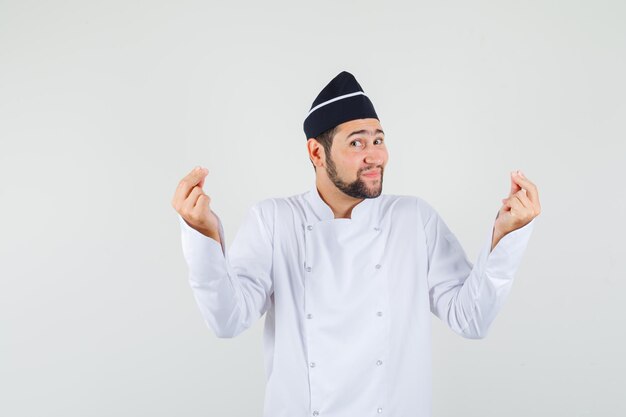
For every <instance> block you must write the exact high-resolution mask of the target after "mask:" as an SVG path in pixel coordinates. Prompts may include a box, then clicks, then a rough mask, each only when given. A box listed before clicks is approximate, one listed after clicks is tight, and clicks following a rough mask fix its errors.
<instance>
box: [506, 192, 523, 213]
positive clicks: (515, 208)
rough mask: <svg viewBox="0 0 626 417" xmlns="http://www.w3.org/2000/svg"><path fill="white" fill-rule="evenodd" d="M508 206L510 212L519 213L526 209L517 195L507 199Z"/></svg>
mask: <svg viewBox="0 0 626 417" xmlns="http://www.w3.org/2000/svg"><path fill="white" fill-rule="evenodd" d="M508 204H509V207H511V214H521V213H523V212H524V210H526V209H525V208H524V205H523V204H522V202H521V201H519V198H517V196H513V197H511V198H509V200H508Z"/></svg>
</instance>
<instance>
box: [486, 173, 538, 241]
mask: <svg viewBox="0 0 626 417" xmlns="http://www.w3.org/2000/svg"><path fill="white" fill-rule="evenodd" d="M502 203H503V205H502V207H501V208H500V211H499V212H498V216H497V217H496V223H495V225H494V229H493V234H494V239H495V238H497V240H500V238H502V237H503V236H504V235H506V234H507V233H509V232H512V231H513V230H516V229H519V228H521V227H524V226H526V225H527V224H528V223H530V222H531V221H532V219H534V218H535V217H537V216H538V215H539V213H541V204H540V203H539V193H538V191H537V186H536V185H535V184H533V183H532V182H531V181H530V180H529V179H528V178H526V177H525V176H524V173H523V172H522V171H513V172H512V173H511V192H510V193H509V196H508V197H507V198H505V199H503V200H502Z"/></svg>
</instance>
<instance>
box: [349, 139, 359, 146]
mask: <svg viewBox="0 0 626 417" xmlns="http://www.w3.org/2000/svg"><path fill="white" fill-rule="evenodd" d="M357 142H359V143H361V140H360V139H357V140H353V141H352V142H350V145H352V144H353V143H357Z"/></svg>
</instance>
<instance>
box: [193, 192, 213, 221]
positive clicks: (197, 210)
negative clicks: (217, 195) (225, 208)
mask: <svg viewBox="0 0 626 417" xmlns="http://www.w3.org/2000/svg"><path fill="white" fill-rule="evenodd" d="M210 202H211V198H210V197H209V196H208V195H206V194H200V195H199V196H198V201H197V202H196V205H195V206H194V208H193V211H192V213H193V216H194V217H196V218H201V217H202V215H203V213H204V212H205V211H207V210H208V209H209V204H210Z"/></svg>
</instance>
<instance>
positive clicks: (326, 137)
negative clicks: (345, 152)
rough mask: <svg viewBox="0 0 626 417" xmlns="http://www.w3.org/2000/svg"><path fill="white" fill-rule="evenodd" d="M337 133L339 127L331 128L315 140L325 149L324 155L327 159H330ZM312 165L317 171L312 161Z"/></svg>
mask: <svg viewBox="0 0 626 417" xmlns="http://www.w3.org/2000/svg"><path fill="white" fill-rule="evenodd" d="M336 132H337V126H335V127H331V128H330V129H328V130H325V131H323V132H322V133H320V134H319V135H318V136H317V137H316V138H315V140H317V141H318V142H319V143H321V144H322V146H323V147H324V153H325V154H326V159H327V160H328V159H329V158H330V148H331V147H332V146H333V139H334V137H335V133H336ZM311 164H312V165H313V169H315V164H314V163H313V161H312V160H311Z"/></svg>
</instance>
